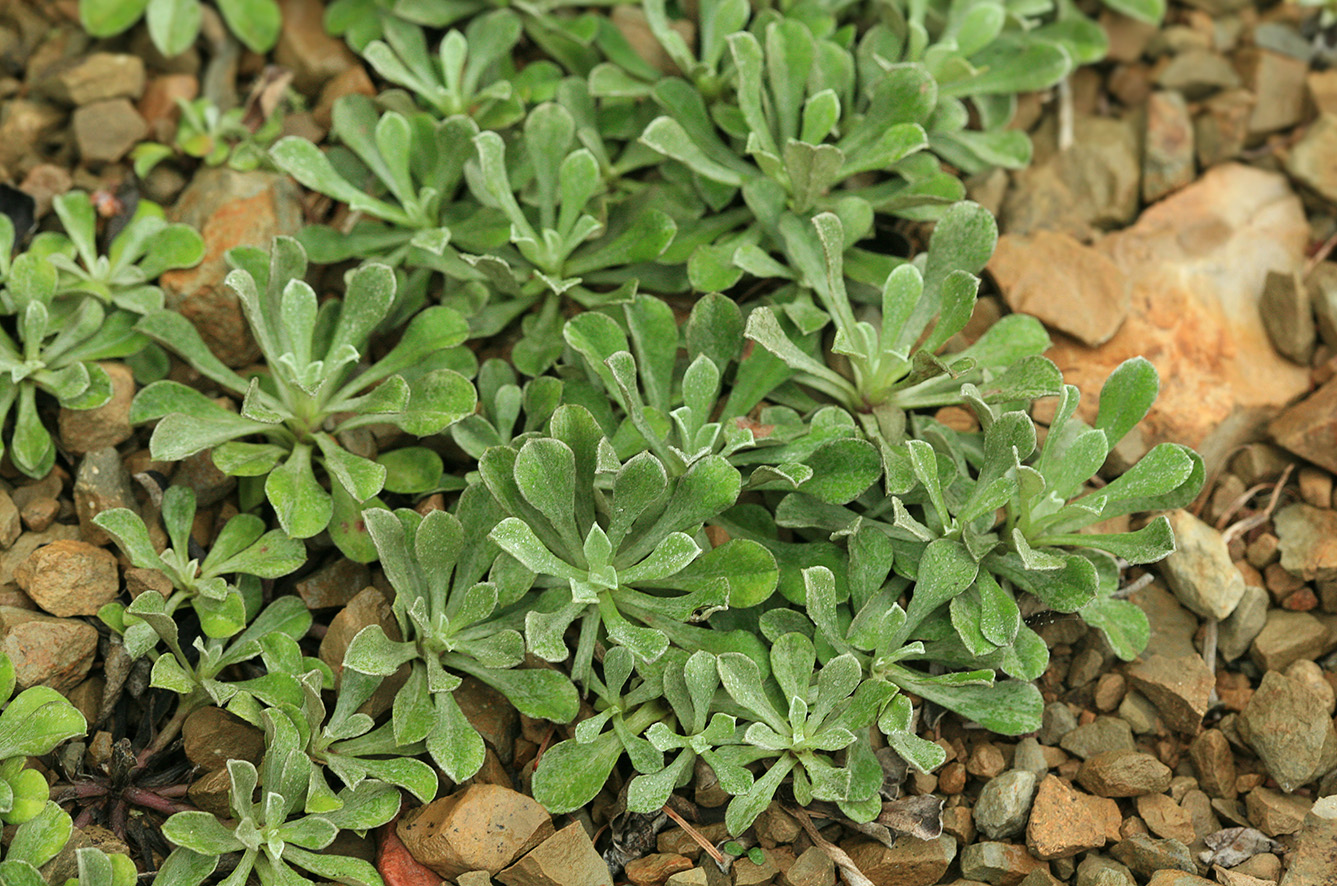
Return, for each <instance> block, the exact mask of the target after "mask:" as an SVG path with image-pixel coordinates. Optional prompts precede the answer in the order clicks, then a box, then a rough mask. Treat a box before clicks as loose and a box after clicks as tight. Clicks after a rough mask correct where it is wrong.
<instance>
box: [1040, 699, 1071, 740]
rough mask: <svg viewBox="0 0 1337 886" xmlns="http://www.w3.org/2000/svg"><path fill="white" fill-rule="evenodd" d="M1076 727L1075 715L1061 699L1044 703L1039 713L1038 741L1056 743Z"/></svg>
mask: <svg viewBox="0 0 1337 886" xmlns="http://www.w3.org/2000/svg"><path fill="white" fill-rule="evenodd" d="M1076 728H1077V715H1076V714H1074V713H1073V712H1072V711H1070V710H1068V706H1067V705H1065V704H1064V703H1063V702H1061V701H1053V702H1050V703H1049V704H1047V705H1045V709H1044V711H1043V712H1042V713H1041V714H1040V741H1041V743H1043V744H1047V745H1056V744H1058V743H1059V740H1060V739H1061V738H1063V736H1065V735H1067V734H1068V733H1069V732H1071V731H1072V730H1074V729H1076Z"/></svg>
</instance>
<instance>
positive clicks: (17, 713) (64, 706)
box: [0, 686, 88, 759]
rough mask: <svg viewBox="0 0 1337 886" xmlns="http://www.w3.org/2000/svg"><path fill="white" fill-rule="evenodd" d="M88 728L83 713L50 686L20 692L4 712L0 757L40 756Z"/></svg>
mask: <svg viewBox="0 0 1337 886" xmlns="http://www.w3.org/2000/svg"><path fill="white" fill-rule="evenodd" d="M87 729H88V724H87V723H86V722H84V716H83V714H81V713H79V711H78V709H76V708H75V707H74V705H72V704H70V703H69V702H68V701H66V700H65V697H64V696H63V695H61V694H60V693H59V692H56V691H55V690H54V689H51V688H49V687H46V686H33V687H30V688H28V689H25V690H23V691H22V692H20V693H19V694H18V695H17V696H16V697H14V698H13V699H11V700H10V702H9V704H8V705H7V706H6V707H5V709H4V710H3V711H0V759H4V758H6V757H18V756H26V757H36V756H39V755H41V754H46V753H49V752H50V751H51V749H52V748H54V747H55V746H56V745H58V744H60V743H61V742H62V741H65V740H66V739H68V738H73V737H74V736H76V735H82V734H83V733H84V732H85V731H86V730H87Z"/></svg>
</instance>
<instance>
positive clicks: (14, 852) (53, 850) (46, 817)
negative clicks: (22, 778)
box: [5, 752, 73, 867]
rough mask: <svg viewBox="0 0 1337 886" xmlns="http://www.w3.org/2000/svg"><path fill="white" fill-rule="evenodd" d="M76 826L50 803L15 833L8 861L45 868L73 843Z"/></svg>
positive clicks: (59, 809)
mask: <svg viewBox="0 0 1337 886" xmlns="http://www.w3.org/2000/svg"><path fill="white" fill-rule="evenodd" d="M44 753H45V752H44ZM72 824H73V823H72V822H71V821H70V817H69V816H68V815H66V814H65V811H64V810H62V809H61V808H60V807H59V806H57V805H56V804H55V803H52V802H50V801H48V802H47V803H46V805H44V806H43V807H42V809H41V811H40V812H38V813H37V815H36V816H35V817H33V818H31V819H29V820H28V821H26V822H24V823H23V824H21V825H20V826H19V828H18V830H17V831H15V833H14V838H13V839H12V840H11V841H10V843H9V850H8V851H7V852H6V853H5V861H6V862H11V861H17V862H26V863H27V864H30V865H32V866H33V867H41V866H42V865H44V864H46V863H47V862H48V861H50V860H51V859H53V858H55V857H56V855H57V853H59V852H60V850H61V849H63V848H64V847H65V844H66V843H67V842H69V839H70V833H71V828H72Z"/></svg>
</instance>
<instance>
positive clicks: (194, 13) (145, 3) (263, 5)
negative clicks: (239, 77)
mask: <svg viewBox="0 0 1337 886" xmlns="http://www.w3.org/2000/svg"><path fill="white" fill-rule="evenodd" d="M214 5H216V6H217V7H218V12H219V13H221V15H222V18H223V21H224V23H225V24H226V25H227V27H228V30H230V31H231V32H232V33H233V34H234V35H235V36H236V37H237V39H238V40H240V41H241V42H242V43H243V44H244V45H245V46H246V48H247V49H249V50H251V51H252V52H261V53H263V52H268V51H269V50H270V49H273V48H274V44H275V43H277V42H278V39H279V29H280V27H281V25H282V20H283V19H282V14H281V13H280V11H279V4H278V3H277V2H276V0H216V3H215V4H214ZM203 6H204V3H203V0H79V21H80V23H81V24H82V25H83V27H84V30H85V31H87V32H88V33H89V34H90V35H91V36H93V37H101V38H105V37H115V36H116V35H117V34H123V33H125V32H126V31H128V30H130V28H132V27H134V26H135V25H136V24H138V23H139V21H140V20H141V19H143V21H144V22H145V24H147V26H148V31H149V37H150V38H151V39H152V40H153V45H154V46H155V47H157V49H158V51H159V52H161V53H162V54H163V55H166V56H176V55H180V54H181V53H183V52H185V51H186V50H187V49H189V48H190V47H191V46H192V45H193V44H194V43H195V41H196V39H198V37H199V34H200V25H201V22H202V21H203V18H204V12H203Z"/></svg>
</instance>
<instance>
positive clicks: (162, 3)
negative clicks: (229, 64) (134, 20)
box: [145, 0, 202, 57]
mask: <svg viewBox="0 0 1337 886" xmlns="http://www.w3.org/2000/svg"><path fill="white" fill-rule="evenodd" d="M145 18H146V19H147V20H148V25H149V37H151V38H152V39H153V45H154V46H156V47H158V50H159V51H160V52H161V53H162V54H163V55H166V56H169V57H170V56H174V55H180V54H181V53H183V52H185V51H186V50H187V49H189V48H190V45H191V44H192V43H194V42H195V38H196V37H197V36H199V33H200V21H201V19H202V13H201V12H200V3H199V0H149V3H148V9H147V11H146V13H145Z"/></svg>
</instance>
